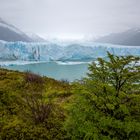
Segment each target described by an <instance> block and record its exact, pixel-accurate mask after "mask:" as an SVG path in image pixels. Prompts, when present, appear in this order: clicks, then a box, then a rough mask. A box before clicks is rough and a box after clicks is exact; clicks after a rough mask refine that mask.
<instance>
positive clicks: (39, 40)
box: [26, 33, 46, 42]
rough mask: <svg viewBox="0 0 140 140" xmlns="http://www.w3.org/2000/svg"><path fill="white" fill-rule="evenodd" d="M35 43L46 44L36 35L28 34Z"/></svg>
mask: <svg viewBox="0 0 140 140" xmlns="http://www.w3.org/2000/svg"><path fill="white" fill-rule="evenodd" d="M26 35H28V36H29V37H30V38H31V39H32V40H33V41H34V42H46V40H45V39H44V38H42V37H40V36H39V35H37V34H35V33H26Z"/></svg>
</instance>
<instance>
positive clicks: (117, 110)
mask: <svg viewBox="0 0 140 140" xmlns="http://www.w3.org/2000/svg"><path fill="white" fill-rule="evenodd" d="M0 139H2V140H139V139H140V58H139V57H134V56H126V57H123V56H122V57H118V56H114V55H112V54H110V53H108V59H107V60H104V59H102V58H98V61H96V62H93V63H92V64H90V65H89V71H88V73H87V77H86V78H84V79H82V80H80V81H76V82H73V83H68V82H65V81H55V80H53V79H50V78H47V77H40V76H39V75H36V74H32V73H30V72H26V73H19V72H14V71H8V70H4V69H0Z"/></svg>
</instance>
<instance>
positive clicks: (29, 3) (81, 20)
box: [0, 0, 140, 38]
mask: <svg viewBox="0 0 140 140" xmlns="http://www.w3.org/2000/svg"><path fill="white" fill-rule="evenodd" d="M0 17H1V18H3V19H5V20H6V21H8V22H9V23H11V24H13V25H16V26H17V27H18V28H20V29H21V30H23V31H25V32H34V33H37V34H39V35H42V36H45V37H48V36H51V37H62V38H63V37H65V38H80V37H82V36H87V37H90V36H102V35H104V34H108V33H112V32H121V31H124V30H127V29H129V28H137V27H140V0H0Z"/></svg>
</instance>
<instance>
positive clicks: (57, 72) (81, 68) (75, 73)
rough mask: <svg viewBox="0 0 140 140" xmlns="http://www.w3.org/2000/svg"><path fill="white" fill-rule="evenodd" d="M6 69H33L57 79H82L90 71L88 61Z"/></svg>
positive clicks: (14, 66)
mask: <svg viewBox="0 0 140 140" xmlns="http://www.w3.org/2000/svg"><path fill="white" fill-rule="evenodd" d="M4 68H6V69H10V70H18V71H21V72H24V71H31V72H33V73H36V74H40V75H42V76H47V77H51V78H54V79H57V80H68V81H74V80H80V79H81V78H82V77H85V76H86V73H87V72H88V63H79V64H68V65H67V64H66V65H64V64H58V63H56V62H46V63H35V64H26V65H11V66H4Z"/></svg>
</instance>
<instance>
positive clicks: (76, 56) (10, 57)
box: [0, 41, 140, 62]
mask: <svg viewBox="0 0 140 140" xmlns="http://www.w3.org/2000/svg"><path fill="white" fill-rule="evenodd" d="M107 51H108V52H110V53H112V54H115V55H118V56H126V55H134V56H140V46H121V45H112V44H101V43H94V42H76V43H74V42H71V43H60V42H59V43H57V42H49V41H48V42H43V43H39V42H38V43H25V42H5V41H0V61H3V62H4V61H24V62H26V61H37V62H41V61H47V62H50V61H86V60H87V61H88V60H94V59H96V58H98V57H102V58H105V57H106V56H107Z"/></svg>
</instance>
